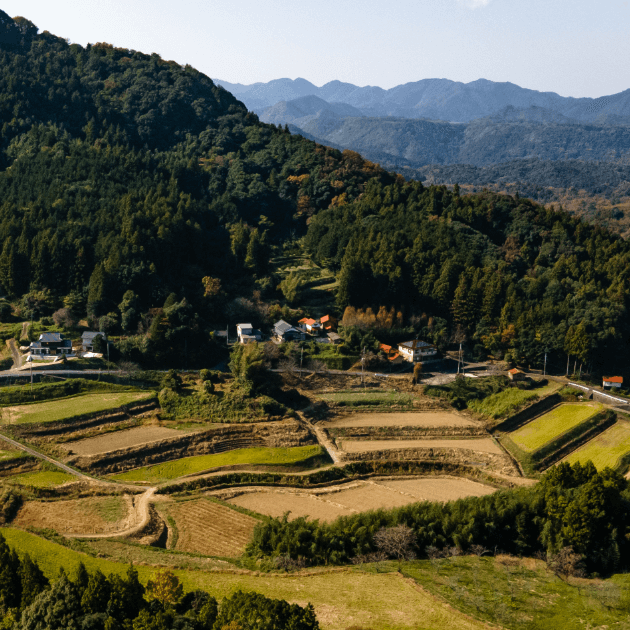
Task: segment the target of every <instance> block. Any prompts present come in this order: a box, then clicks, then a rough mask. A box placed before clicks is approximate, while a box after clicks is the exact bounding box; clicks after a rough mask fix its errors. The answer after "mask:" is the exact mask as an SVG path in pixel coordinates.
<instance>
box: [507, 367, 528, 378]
mask: <svg viewBox="0 0 630 630" xmlns="http://www.w3.org/2000/svg"><path fill="white" fill-rule="evenodd" d="M508 377H509V379H510V380H511V381H526V380H527V374H525V372H523V370H519V369H518V368H512V369H511V370H508Z"/></svg>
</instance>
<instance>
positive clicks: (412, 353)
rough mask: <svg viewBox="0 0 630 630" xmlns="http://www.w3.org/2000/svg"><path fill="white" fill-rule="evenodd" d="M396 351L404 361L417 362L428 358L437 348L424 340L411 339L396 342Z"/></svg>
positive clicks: (432, 355) (435, 352)
mask: <svg viewBox="0 0 630 630" xmlns="http://www.w3.org/2000/svg"><path fill="white" fill-rule="evenodd" d="M398 352H400V355H401V356H402V358H403V359H404V360H405V361H409V363H418V362H420V361H424V360H426V359H430V358H431V357H434V356H435V355H436V354H437V348H436V347H435V346H434V345H433V344H431V343H427V342H426V341H421V340H420V339H414V340H413V341H403V342H402V343H399V344H398Z"/></svg>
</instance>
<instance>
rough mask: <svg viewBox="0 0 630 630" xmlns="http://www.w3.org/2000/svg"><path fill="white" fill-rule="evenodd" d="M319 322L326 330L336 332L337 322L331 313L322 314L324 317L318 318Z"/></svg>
mask: <svg viewBox="0 0 630 630" xmlns="http://www.w3.org/2000/svg"><path fill="white" fill-rule="evenodd" d="M319 323H320V324H321V325H322V328H323V329H324V330H325V331H326V332H337V325H338V323H339V322H338V321H337V320H336V319H335V318H334V317H333V316H332V315H324V317H322V318H321V319H320V320H319Z"/></svg>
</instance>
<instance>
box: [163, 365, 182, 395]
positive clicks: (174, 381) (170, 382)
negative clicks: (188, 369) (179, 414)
mask: <svg viewBox="0 0 630 630" xmlns="http://www.w3.org/2000/svg"><path fill="white" fill-rule="evenodd" d="M182 385H183V381H182V377H181V376H180V375H179V373H178V372H177V370H169V371H168V372H167V373H166V374H165V375H164V378H163V379H162V389H170V390H172V391H174V392H178V391H180V390H181V388H182Z"/></svg>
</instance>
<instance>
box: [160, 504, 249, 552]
mask: <svg viewBox="0 0 630 630" xmlns="http://www.w3.org/2000/svg"><path fill="white" fill-rule="evenodd" d="M168 513H169V515H170V516H171V517H172V518H174V519H175V523H176V527H177V534H178V537H177V544H176V545H175V549H176V550H177V551H189V552H192V553H200V554H204V555H206V556H224V557H237V556H240V555H241V554H242V553H243V552H244V551H245V546H246V545H247V543H248V542H249V541H250V539H251V537H252V533H253V531H254V527H255V526H256V524H257V523H258V521H257V520H256V519H255V518H252V517H251V516H248V515H247V514H241V513H240V512H237V511H236V510H233V509H231V508H229V507H227V506H225V505H220V504H219V503H215V502H214V501H210V500H209V499H195V500H192V501H184V502H181V503H177V504H174V505H169V507H168Z"/></svg>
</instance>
